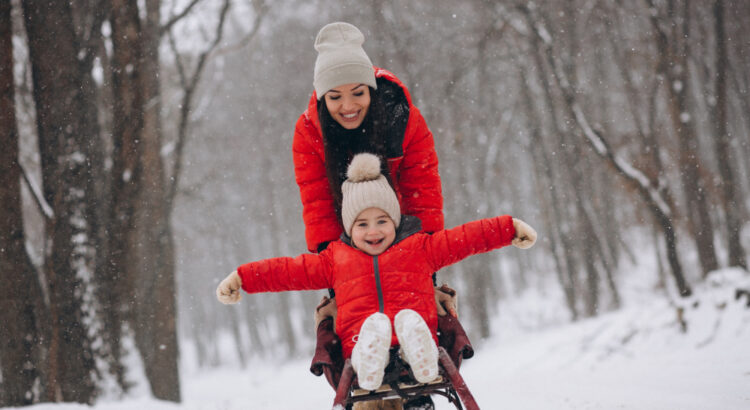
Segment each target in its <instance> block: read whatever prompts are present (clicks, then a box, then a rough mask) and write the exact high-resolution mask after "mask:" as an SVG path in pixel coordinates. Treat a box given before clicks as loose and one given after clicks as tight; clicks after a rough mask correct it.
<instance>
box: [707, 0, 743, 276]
mask: <svg viewBox="0 0 750 410" xmlns="http://www.w3.org/2000/svg"><path fill="white" fill-rule="evenodd" d="M713 14H714V24H715V36H716V65H715V67H716V115H715V122H714V127H715V131H716V144H715V145H714V148H715V150H716V157H717V163H718V166H719V174H720V175H721V182H720V185H721V188H722V193H723V197H722V201H721V203H722V205H723V207H724V214H725V216H726V220H727V233H728V235H727V247H728V248H729V265H730V266H739V267H741V268H743V269H745V270H747V259H746V258H745V251H744V250H743V249H742V242H741V241H740V229H741V228H742V225H741V223H740V221H741V220H742V218H741V217H740V212H739V209H738V207H737V203H738V202H740V201H742V199H741V197H739V196H738V195H737V192H736V188H735V185H736V178H735V176H734V174H735V172H734V171H733V170H732V158H731V156H730V155H729V152H730V145H731V139H732V137H730V136H729V133H728V130H727V128H728V123H727V105H728V103H727V72H728V70H729V67H728V66H729V59H728V58H727V44H726V34H725V30H724V0H715V1H714V4H713Z"/></svg>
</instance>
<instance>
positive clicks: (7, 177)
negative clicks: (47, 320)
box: [0, 1, 44, 407]
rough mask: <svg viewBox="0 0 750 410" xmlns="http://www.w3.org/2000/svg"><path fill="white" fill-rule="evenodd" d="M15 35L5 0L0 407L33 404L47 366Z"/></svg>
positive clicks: (0, 59) (0, 40)
mask: <svg viewBox="0 0 750 410" xmlns="http://www.w3.org/2000/svg"><path fill="white" fill-rule="evenodd" d="M12 33H13V30H12V27H11V6H10V2H9V1H4V2H0V145H1V146H2V147H4V148H3V149H2V150H0V283H2V286H0V323H2V326H0V366H2V367H0V372H2V383H0V407H3V406H13V407H15V406H25V405H30V404H33V403H34V402H35V401H37V400H38V399H39V397H37V394H36V393H35V391H34V385H35V383H36V382H37V381H38V380H39V376H40V370H41V367H42V363H41V361H40V351H39V348H40V344H41V335H40V326H41V323H40V321H41V318H40V311H41V308H42V307H44V297H43V295H42V289H41V284H40V283H39V277H38V276H37V274H36V271H35V270H34V267H33V266H32V264H31V260H30V259H29V256H28V254H27V253H26V248H25V235H24V231H23V215H22V212H21V183H20V181H21V180H20V178H21V168H20V165H19V164H18V153H19V152H18V151H19V149H18V128H17V125H16V116H15V102H14V98H15V87H14V82H13V44H12V38H13V34H12Z"/></svg>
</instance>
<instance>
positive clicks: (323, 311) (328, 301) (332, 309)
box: [315, 296, 336, 331]
mask: <svg viewBox="0 0 750 410" xmlns="http://www.w3.org/2000/svg"><path fill="white" fill-rule="evenodd" d="M329 317H330V318H333V322H334V323H336V298H329V297H328V296H323V299H321V300H320V303H318V306H317V307H316V308H315V329H317V328H318V325H320V322H322V321H323V320H324V319H327V318H329ZM334 331H335V328H334Z"/></svg>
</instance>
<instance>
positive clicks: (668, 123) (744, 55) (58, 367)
mask: <svg viewBox="0 0 750 410" xmlns="http://www.w3.org/2000/svg"><path fill="white" fill-rule="evenodd" d="M748 17H750V4H748V3H747V2H743V1H728V0H711V1H708V0H707V1H695V0H694V1H690V0H639V1H632V2H627V1H617V0H559V1H549V2H538V3H532V2H525V1H511V0H508V1H482V0H470V1H462V2H441V7H436V6H435V2H431V1H422V0H414V1H409V2H398V1H378V2H368V3H362V2H355V1H349V0H346V1H328V0H315V1H299V0H283V1H274V2H270V1H263V0H246V1H240V0H190V1H188V0H180V1H169V0H164V1H159V0H142V1H138V2H133V1H126V0H76V1H72V2H68V1H53V2H38V1H32V0H13V1H7V0H5V1H0V141H2V143H3V146H5V147H6V148H5V149H3V150H2V152H0V203H2V211H1V213H0V233H1V234H2V235H1V236H0V282H2V283H3V286H2V288H0V304H1V305H0V323H2V326H0V371H1V373H2V379H0V387H2V389H0V392H2V394H0V406H2V405H24V404H32V403H37V402H44V401H74V402H81V403H93V402H95V401H96V399H97V397H100V396H101V395H102V394H104V393H107V394H115V395H116V394H121V393H124V392H126V391H127V390H128V389H129V388H130V387H131V385H132V380H129V379H128V376H127V375H128V365H129V363H130V362H129V360H126V358H127V357H130V356H132V355H136V356H138V357H140V361H141V363H142V365H143V369H144V371H145V375H146V377H147V379H148V381H149V384H150V388H151V392H152V394H153V395H154V397H156V398H159V399H164V400H171V401H180V399H181V383H180V374H179V343H178V341H181V340H185V341H189V342H190V343H191V345H193V346H195V349H193V350H192V351H191V354H195V355H196V357H195V359H196V361H197V363H198V365H199V366H205V367H207V368H208V367H212V366H219V365H220V364H221V357H222V352H221V351H220V350H221V349H226V346H227V344H226V343H221V344H220V343H219V338H220V337H222V336H223V335H231V336H230V338H231V340H233V341H234V343H233V344H232V346H233V349H235V352H236V357H237V358H238V360H239V361H240V362H242V363H243V364H246V365H249V364H251V363H252V362H253V361H254V360H259V359H267V358H269V357H272V358H276V359H277V360H285V359H286V358H299V357H305V356H308V355H310V354H311V352H312V347H313V346H314V332H313V326H312V324H313V323H312V309H313V307H314V306H315V305H316V303H317V301H318V299H319V298H320V297H321V295H322V294H323V292H305V293H301V292H300V293H281V294H272V295H259V296H254V297H247V298H245V299H244V300H243V303H242V304H241V305H240V306H239V308H227V307H225V306H222V305H220V304H219V303H218V302H216V300H215V298H214V296H213V292H214V289H215V286H216V284H217V283H218V281H219V280H220V279H221V278H223V277H224V276H225V275H226V274H227V273H229V272H231V271H232V270H233V269H234V268H235V267H236V266H237V265H239V264H241V263H244V262H247V261H250V260H255V259H259V258H265V257H271V256H280V255H296V254H299V253H302V252H304V250H305V246H304V235H303V224H302V218H301V206H300V201H299V193H298V190H297V187H296V185H295V183H294V175H293V168H292V159H291V158H292V157H291V142H292V135H293V127H294V123H295V121H296V119H297V117H298V116H299V115H300V113H302V111H303V110H304V109H305V108H306V105H307V103H308V99H309V96H310V93H311V92H312V86H311V83H312V67H313V64H314V61H315V51H314V49H313V47H312V44H313V40H314V37H315V34H316V33H317V31H318V30H319V29H320V27H322V26H323V25H324V24H326V23H328V22H331V21H338V20H343V21H348V22H351V23H353V24H355V25H357V26H358V27H360V28H361V29H362V30H363V32H364V33H365V37H366V39H367V41H366V42H365V44H364V47H365V50H366V51H367V52H368V54H369V55H370V57H371V59H372V60H373V62H374V64H375V65H378V66H381V67H384V68H387V69H389V70H391V71H393V72H394V73H395V74H396V75H397V76H398V77H399V78H400V79H401V80H403V81H404V83H405V84H406V85H407V86H408V87H409V89H410V91H411V95H412V98H413V101H414V103H415V105H416V106H417V107H419V109H420V110H421V111H422V113H423V115H424V116H425V118H426V120H427V123H428V126H429V127H430V129H431V130H432V132H433V134H434V138H435V143H436V147H437V150H438V155H439V158H440V173H441V177H442V182H443V195H444V197H445V215H446V226H448V227H450V226H455V225H457V224H460V223H464V222H468V221H470V220H474V219H477V218H481V217H488V216H493V215H497V214H505V213H507V214H511V215H514V216H517V217H520V218H522V219H524V220H526V221H528V222H529V223H530V224H531V225H532V226H534V227H535V228H537V230H538V231H539V233H540V242H539V243H538V245H537V246H536V247H535V248H533V251H532V252H518V251H516V250H504V251H501V252H495V253H491V254H488V255H481V256H476V257H472V258H471V259H469V260H467V261H465V262H462V263H461V264H459V265H456V266H454V267H451V268H449V269H445V270H443V271H441V272H440V273H439V275H438V280H439V281H441V282H448V283H449V284H450V285H451V286H453V287H454V288H456V289H457V290H458V292H459V295H460V297H461V300H460V309H461V317H462V323H463V324H464V326H465V327H466V328H467V330H468V331H469V334H470V336H471V338H472V341H473V342H474V343H475V344H476V345H481V343H482V340H486V339H487V338H489V337H490V336H491V335H492V334H493V332H496V331H497V329H493V328H492V326H491V324H492V323H493V321H492V320H490V319H491V318H492V317H493V316H496V315H502V314H503V312H498V311H497V310H496V309H497V304H496V301H497V300H500V299H512V298H514V296H515V295H518V294H520V293H522V292H524V291H525V290H527V289H536V290H537V291H539V292H541V293H543V294H546V295H548V297H549V298H551V299H557V300H559V307H560V311H561V312H563V313H564V314H563V316H564V317H565V320H570V321H579V320H584V319H586V318H589V317H593V316H597V315H599V314H601V313H604V312H608V311H612V310H617V309H618V308H619V307H620V306H622V304H623V303H624V301H623V300H622V298H621V292H620V291H619V288H618V284H619V283H621V281H622V279H623V277H624V276H626V275H628V270H627V269H626V268H625V266H628V265H629V264H630V263H632V262H634V261H637V260H640V259H642V258H644V257H655V260H656V261H658V263H657V264H656V265H655V266H654V269H653V272H652V273H653V280H652V282H649V283H647V284H645V285H648V286H652V287H655V288H657V289H661V290H662V292H660V293H657V294H659V295H660V296H659V297H663V298H666V299H667V300H669V301H670V303H671V304H672V305H673V306H674V311H675V318H676V320H677V321H681V320H682V319H683V315H682V309H683V307H682V306H683V304H682V303H681V302H680V301H681V300H684V299H685V298H688V297H690V295H691V293H692V288H693V287H694V286H696V285H697V284H699V283H701V282H703V281H705V280H706V279H707V278H710V277H711V274H712V272H715V271H717V270H718V269H721V268H724V267H739V268H740V269H744V271H745V274H747V273H746V272H747V250H748V249H750V227H749V226H748V220H749V219H750V218H749V217H748V215H749V214H748V208H750V178H748V174H749V172H748V169H749V168H750V93H749V92H748V89H749V87H750V69H748V68H750V44H749V43H748V40H747V39H748V38H750V33H748V30H750V28H749V27H748V26H747V24H744V22H746V21H747V20H748ZM643 244H648V245H649V246H642V245H643ZM643 249H650V250H651V252H653V254H652V255H642V254H640V253H641V252H643ZM742 291H743V290H742V289H738V294H739V293H741V292H742ZM745 291H746V290H745ZM220 346H221V348H220Z"/></svg>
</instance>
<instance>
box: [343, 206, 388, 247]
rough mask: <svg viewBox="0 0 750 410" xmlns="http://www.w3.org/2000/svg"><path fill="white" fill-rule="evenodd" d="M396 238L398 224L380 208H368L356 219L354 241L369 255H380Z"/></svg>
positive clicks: (353, 233)
mask: <svg viewBox="0 0 750 410" xmlns="http://www.w3.org/2000/svg"><path fill="white" fill-rule="evenodd" d="M395 239H396V225H395V224H394V223H393V220H392V219H391V217H390V216H388V214H387V213H385V211H383V210H382V209H380V208H367V209H365V210H364V211H362V212H360V214H359V215H357V218H356V219H355V220H354V225H353V226H352V243H353V244H354V247H355V248H357V249H359V250H361V251H362V252H364V253H366V254H368V255H372V256H376V255H380V254H381V253H383V252H385V250H386V249H388V247H389V246H391V244H392V243H393V241H394V240H395Z"/></svg>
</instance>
